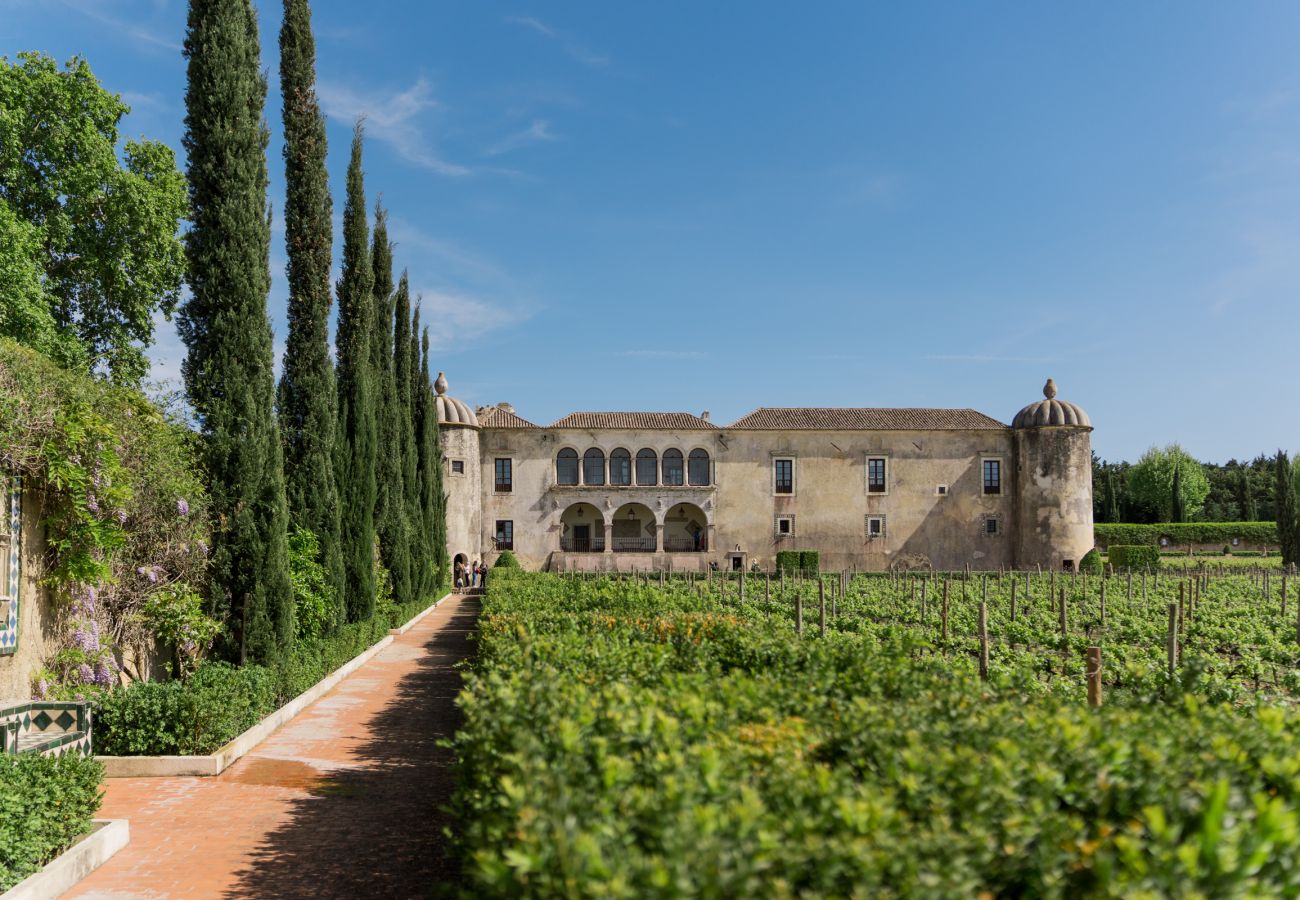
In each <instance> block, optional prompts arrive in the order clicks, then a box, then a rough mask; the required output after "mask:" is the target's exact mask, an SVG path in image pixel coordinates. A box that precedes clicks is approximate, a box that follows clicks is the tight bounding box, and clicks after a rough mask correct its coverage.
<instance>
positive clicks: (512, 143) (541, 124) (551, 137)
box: [484, 119, 559, 156]
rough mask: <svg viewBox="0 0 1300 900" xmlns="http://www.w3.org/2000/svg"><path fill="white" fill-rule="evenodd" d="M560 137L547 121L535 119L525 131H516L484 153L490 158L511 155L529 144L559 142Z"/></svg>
mask: <svg viewBox="0 0 1300 900" xmlns="http://www.w3.org/2000/svg"><path fill="white" fill-rule="evenodd" d="M557 140H559V136H558V135H556V134H555V132H553V131H551V123H550V122H547V121H546V120H545V119H534V120H533V124H531V125H529V126H528V127H527V128H525V129H524V130H523V131H516V132H515V133H514V134H512V135H509V136H508V137H506V138H504V139H502V140H500V141H498V142H497V143H495V144H493V145H492V146H491V147H488V148H487V150H485V151H484V152H485V153H487V155H488V156H500V155H501V154H503V153H509V152H510V151H511V150H518V149H519V148H520V147H527V146H528V145H529V144H540V143H545V142H548V141H557Z"/></svg>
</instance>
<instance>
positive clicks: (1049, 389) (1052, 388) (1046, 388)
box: [439, 376, 1056, 400]
mask: <svg viewBox="0 0 1300 900" xmlns="http://www.w3.org/2000/svg"><path fill="white" fill-rule="evenodd" d="M439 377H441V376H439ZM1043 396H1044V397H1046V398H1047V399H1048V400H1051V399H1053V398H1055V397H1056V382H1055V381H1053V380H1052V379H1050V378H1049V379H1047V384H1045V385H1043Z"/></svg>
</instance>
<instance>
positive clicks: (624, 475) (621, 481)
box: [609, 447, 632, 487]
mask: <svg viewBox="0 0 1300 900" xmlns="http://www.w3.org/2000/svg"><path fill="white" fill-rule="evenodd" d="M609 483H610V484H611V485H614V486H616V487H626V486H627V485H629V484H631V483H632V454H631V453H628V452H627V451H626V450H624V449H623V448H622V447H619V448H618V449H616V450H611V451H610V454H609Z"/></svg>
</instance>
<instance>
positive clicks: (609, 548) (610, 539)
mask: <svg viewBox="0 0 1300 900" xmlns="http://www.w3.org/2000/svg"><path fill="white" fill-rule="evenodd" d="M605 552H606V553H613V552H614V523H613V521H612V520H609V519H606V520H605Z"/></svg>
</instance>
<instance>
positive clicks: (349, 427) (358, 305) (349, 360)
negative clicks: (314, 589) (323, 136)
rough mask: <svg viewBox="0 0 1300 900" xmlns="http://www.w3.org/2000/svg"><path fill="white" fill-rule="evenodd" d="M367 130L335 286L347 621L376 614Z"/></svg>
mask: <svg viewBox="0 0 1300 900" xmlns="http://www.w3.org/2000/svg"><path fill="white" fill-rule="evenodd" d="M363 143H364V131H363V129H362V126H361V123H360V122H358V123H357V126H356V130H355V131H354V132H353V135H352V157H351V160H350V161H349V162H348V182H347V185H348V186H347V200H346V201H345V203H344V206H343V267H342V272H341V273H340V277H339V283H338V301H339V322H338V332H337V335H336V338H335V343H336V344H337V346H338V403H339V420H338V431H337V434H336V438H335V442H334V448H335V453H334V477H335V480H336V482H337V484H338V492H339V504H340V515H339V545H340V551H341V554H342V557H343V584H344V603H345V605H346V609H347V617H348V621H351V622H359V621H362V620H363V619H368V618H369V617H370V615H371V614H372V613H373V612H374V610H375V566H374V541H375V524H374V522H375V520H374V514H375V456H376V452H377V444H376V441H375V408H374V386H373V382H374V378H373V375H372V368H371V363H370V340H371V332H372V331H373V330H374V295H373V289H374V275H373V272H372V269H371V260H370V239H369V231H370V229H369V226H368V225H367V223H366V186H365V173H364V172H363V170H362V159H361V157H362V145H363Z"/></svg>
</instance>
